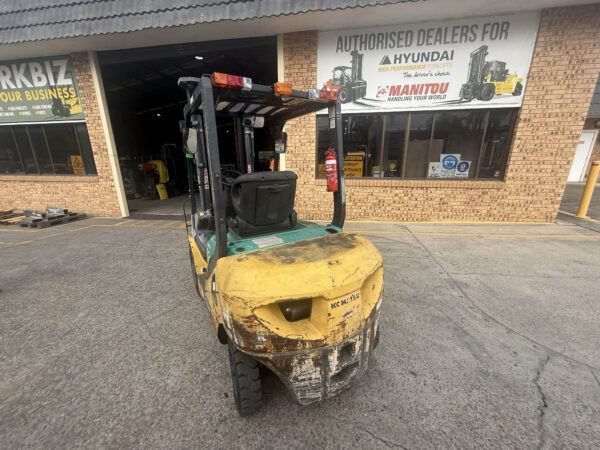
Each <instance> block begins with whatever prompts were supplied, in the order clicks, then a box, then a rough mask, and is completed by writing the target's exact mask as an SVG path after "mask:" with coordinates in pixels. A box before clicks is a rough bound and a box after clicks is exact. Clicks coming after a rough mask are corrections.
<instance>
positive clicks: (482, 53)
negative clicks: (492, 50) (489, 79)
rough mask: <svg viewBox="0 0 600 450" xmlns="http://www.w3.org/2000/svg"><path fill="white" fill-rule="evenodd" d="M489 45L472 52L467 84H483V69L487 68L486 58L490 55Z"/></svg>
mask: <svg viewBox="0 0 600 450" xmlns="http://www.w3.org/2000/svg"><path fill="white" fill-rule="evenodd" d="M487 50H488V47H487V45H482V46H481V47H479V48H478V49H477V50H473V51H472V52H471V60H470V61H469V71H468V73H467V83H482V82H483V69H484V66H485V57H486V56H487V54H488V51H487Z"/></svg>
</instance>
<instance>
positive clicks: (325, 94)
mask: <svg viewBox="0 0 600 450" xmlns="http://www.w3.org/2000/svg"><path fill="white" fill-rule="evenodd" d="M319 98H320V99H321V100H337V92H332V91H326V90H325V89H321V90H320V91H319Z"/></svg>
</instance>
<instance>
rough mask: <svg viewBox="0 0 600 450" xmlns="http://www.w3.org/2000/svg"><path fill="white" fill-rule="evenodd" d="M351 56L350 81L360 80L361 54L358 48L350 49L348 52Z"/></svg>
mask: <svg viewBox="0 0 600 450" xmlns="http://www.w3.org/2000/svg"><path fill="white" fill-rule="evenodd" d="M350 55H351V56H352V75H351V81H360V80H362V60H363V54H362V53H358V50H352V51H351V52H350Z"/></svg>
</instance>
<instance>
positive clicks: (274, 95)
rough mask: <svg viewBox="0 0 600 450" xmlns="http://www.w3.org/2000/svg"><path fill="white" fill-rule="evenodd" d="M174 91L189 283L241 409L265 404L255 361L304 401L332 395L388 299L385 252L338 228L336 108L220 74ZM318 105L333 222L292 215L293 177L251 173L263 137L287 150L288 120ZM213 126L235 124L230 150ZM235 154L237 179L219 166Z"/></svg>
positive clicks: (316, 96) (363, 361)
mask: <svg viewBox="0 0 600 450" xmlns="http://www.w3.org/2000/svg"><path fill="white" fill-rule="evenodd" d="M178 84H179V86H181V87H182V88H184V89H185V90H186V94H187V103H186V105H185V107H184V111H183V116H184V119H183V120H182V121H181V122H180V128H181V130H182V136H183V144H184V150H185V151H186V158H187V159H186V161H187V162H188V179H189V191H190V206H191V208H190V215H189V216H188V215H187V213H186V212H185V210H184V216H185V219H186V226H187V237H188V243H189V254H190V261H191V266H192V278H193V280H194V285H195V288H196V292H197V293H198V295H199V296H200V297H201V298H203V299H204V301H205V302H206V304H207V306H208V310H209V312H210V314H211V318H212V321H213V325H214V329H215V334H216V337H217V338H218V339H219V341H220V342H221V343H222V344H225V345H227V346H228V349H229V361H230V366H231V378H232V380H233V394H234V399H235V404H236V407H237V410H238V412H239V414H240V415H248V414H251V413H253V412H255V411H257V410H258V409H259V407H260V406H261V401H262V400H261V398H262V394H261V392H262V387H261V374H260V370H259V367H260V366H265V367H266V368H268V369H269V370H271V371H272V372H273V373H275V374H276V375H277V376H278V377H279V378H280V379H281V380H282V381H283V383H284V384H285V385H286V387H287V388H288V389H289V391H290V392H291V394H292V395H293V397H294V398H295V399H296V400H297V401H298V402H299V403H301V404H309V403H313V402H318V401H321V400H324V399H326V398H329V397H332V396H334V395H337V394H338V393H339V392H341V391H342V390H343V389H344V388H346V387H347V386H348V385H349V384H350V383H351V382H352V381H353V380H354V379H356V378H357V376H358V375H359V374H360V373H362V372H364V371H365V369H366V368H367V366H368V363H369V361H370V359H371V353H372V350H373V349H374V348H375V346H376V345H377V342H378V336H379V333H378V320H379V311H380V307H381V301H382V295H383V265H382V258H381V255H380V253H379V252H378V251H377V249H376V248H375V246H374V245H373V244H372V243H371V242H370V241H369V240H367V239H366V238H364V237H361V236H359V235H357V234H353V233H347V232H343V231H342V227H343V225H344V220H345V216H346V196H345V185H344V151H343V146H342V116H341V105H340V102H339V101H336V96H335V94H333V93H331V92H327V91H325V90H319V89H312V90H310V91H298V90H293V89H292V85H291V84H290V83H275V84H274V85H272V86H268V85H261V84H256V83H253V82H252V80H251V79H250V78H245V77H241V76H234V75H227V74H223V73H213V74H212V75H204V76H202V77H201V78H180V79H179V81H178ZM323 108H329V109H330V114H331V121H330V142H331V146H330V151H329V153H328V155H327V168H328V182H327V190H328V191H329V192H333V219H332V221H331V223H330V224H329V225H326V226H324V225H319V224H315V223H310V222H305V221H301V220H299V219H298V217H297V215H296V212H295V211H294V198H295V194H296V180H297V178H298V177H297V175H296V174H295V173H294V172H291V171H269V170H267V171H255V167H256V166H257V161H258V158H257V155H256V154H255V151H254V134H255V133H256V132H259V131H260V133H270V134H271V136H272V138H273V139H272V142H273V146H274V148H273V151H274V153H275V155H279V154H280V153H283V152H285V151H286V148H287V134H286V133H285V132H284V131H283V127H284V125H285V123H286V122H287V121H288V120H291V119H294V118H296V117H299V116H303V115H306V114H309V113H314V112H316V111H319V110H322V109H323ZM217 121H219V124H220V125H222V124H224V123H232V122H233V125H234V127H236V128H238V129H240V133H239V138H238V139H236V141H235V145H228V146H226V145H224V142H223V143H222V142H220V139H219V137H220V136H219V135H218V133H217V128H218V126H217ZM261 128H262V130H261ZM232 158H235V159H237V160H238V161H240V165H239V166H238V169H239V168H242V167H243V169H244V170H243V172H236V171H233V170H231V169H226V166H225V164H223V163H222V160H231V159H232ZM196 183H197V184H196ZM196 186H197V187H196ZM323 201H325V200H324V199H323ZM263 370H264V369H263Z"/></svg>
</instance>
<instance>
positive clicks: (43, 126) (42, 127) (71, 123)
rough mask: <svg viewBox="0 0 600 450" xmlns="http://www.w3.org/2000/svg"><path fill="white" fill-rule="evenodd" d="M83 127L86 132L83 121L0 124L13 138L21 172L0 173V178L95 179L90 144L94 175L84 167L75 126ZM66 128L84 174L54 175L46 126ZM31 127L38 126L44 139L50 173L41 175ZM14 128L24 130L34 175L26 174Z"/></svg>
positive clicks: (96, 174)
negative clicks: (31, 157)
mask: <svg viewBox="0 0 600 450" xmlns="http://www.w3.org/2000/svg"><path fill="white" fill-rule="evenodd" d="M81 124H83V125H85V126H86V130H87V123H86V122H85V121H68V122H66V121H65V122H54V123H53V122H40V123H33V122H32V123H29V122H28V123H10V124H2V125H0V126H2V127H6V128H9V129H10V132H11V134H12V136H13V140H14V142H15V146H16V149H17V153H18V156H19V162H20V164H21V168H22V170H21V171H20V172H14V173H0V177H10V176H19V177H21V176H22V177H30V176H34V177H40V176H42V177H75V178H81V177H97V176H98V168H97V167H96V160H95V158H94V153H93V149H92V146H91V142H90V146H89V147H90V151H91V152H92V154H91V161H93V164H94V165H93V169H94V171H95V173H91V172H90V173H88V170H87V167H85V162H84V161H83V160H84V156H83V153H82V144H81V141H80V136H79V133H78V131H77V125H81ZM59 125H62V126H68V127H70V128H71V131H72V132H73V134H74V136H75V143H76V145H77V150H78V151H79V156H80V157H81V158H82V162H84V168H85V174H75V173H56V167H55V165H54V159H53V157H52V150H51V149H50V145H49V143H48V137H47V136H46V126H59ZM32 126H39V127H40V130H41V133H42V136H43V138H44V143H45V144H46V150H47V152H48V158H49V160H50V165H51V166H52V173H42V171H41V170H40V163H39V158H38V155H37V152H36V148H35V147H34V145H33V141H32V138H31V133H30V131H31V129H30V127H32ZM15 127H23V128H24V129H25V134H26V136H27V142H28V143H29V147H30V150H31V153H32V155H33V160H34V162H35V167H36V172H35V173H27V170H26V169H25V162H24V160H23V156H22V151H21V148H20V147H21V145H20V144H19V140H18V139H17V136H16V133H15ZM88 138H89V131H88Z"/></svg>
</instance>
